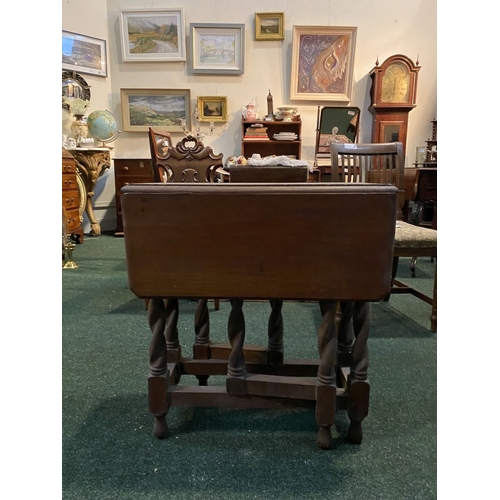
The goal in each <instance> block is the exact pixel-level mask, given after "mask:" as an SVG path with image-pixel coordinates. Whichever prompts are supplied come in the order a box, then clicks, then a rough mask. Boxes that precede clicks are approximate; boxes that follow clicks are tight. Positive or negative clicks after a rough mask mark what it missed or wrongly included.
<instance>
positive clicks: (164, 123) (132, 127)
mask: <svg viewBox="0 0 500 500" xmlns="http://www.w3.org/2000/svg"><path fill="white" fill-rule="evenodd" d="M120 93H121V103H122V115H123V130H124V131H126V132H147V131H148V130H149V127H162V128H163V129H165V130H167V131H169V132H182V131H183V130H184V127H187V128H188V129H189V128H190V127H191V121H190V116H191V91H190V90H189V89H121V91H120Z"/></svg>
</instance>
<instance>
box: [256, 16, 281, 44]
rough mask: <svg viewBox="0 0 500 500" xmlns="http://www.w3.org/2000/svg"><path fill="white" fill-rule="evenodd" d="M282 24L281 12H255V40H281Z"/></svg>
mask: <svg viewBox="0 0 500 500" xmlns="http://www.w3.org/2000/svg"><path fill="white" fill-rule="evenodd" d="M284 23H285V14H284V13H283V12H256V13H255V40H283V39H284V38H285V32H284Z"/></svg>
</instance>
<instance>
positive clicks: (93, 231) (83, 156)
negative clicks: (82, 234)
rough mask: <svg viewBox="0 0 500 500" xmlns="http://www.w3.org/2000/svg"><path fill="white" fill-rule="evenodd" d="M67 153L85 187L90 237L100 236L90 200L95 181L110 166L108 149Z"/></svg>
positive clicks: (80, 149) (76, 150)
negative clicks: (73, 161) (71, 158)
mask: <svg viewBox="0 0 500 500" xmlns="http://www.w3.org/2000/svg"><path fill="white" fill-rule="evenodd" d="M68 151H69V152H70V153H71V154H72V155H73V156H74V158H75V164H76V168H77V169H78V171H79V173H80V175H81V178H82V180H83V184H84V186H85V212H86V213H87V217H88V218H89V221H90V235H91V236H100V234H101V225H100V224H99V223H98V222H97V220H96V218H95V216H94V208H93V206H92V198H93V196H94V188H95V185H96V183H97V179H99V177H101V175H102V174H103V173H104V171H105V170H106V169H108V168H110V166H111V157H110V154H109V149H108V148H69V149H68Z"/></svg>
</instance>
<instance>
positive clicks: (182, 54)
mask: <svg viewBox="0 0 500 500" xmlns="http://www.w3.org/2000/svg"><path fill="white" fill-rule="evenodd" d="M120 29H121V42H122V59H123V61H125V62H127V61H148V62H149V61H166V62H168V61H185V60H186V41H185V38H186V36H185V32H184V11H183V9H182V8H179V9H143V10H131V9H127V10H122V11H120Z"/></svg>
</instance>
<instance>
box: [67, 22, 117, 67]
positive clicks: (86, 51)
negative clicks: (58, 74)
mask: <svg viewBox="0 0 500 500" xmlns="http://www.w3.org/2000/svg"><path fill="white" fill-rule="evenodd" d="M62 69H65V70H67V71H77V72H79V73H86V74H88V75H97V76H107V74H108V72H107V55H106V41H105V40H101V39H100V38H93V37H91V36H86V35H79V34H78V33H71V32H70V31H63V32H62Z"/></svg>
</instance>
